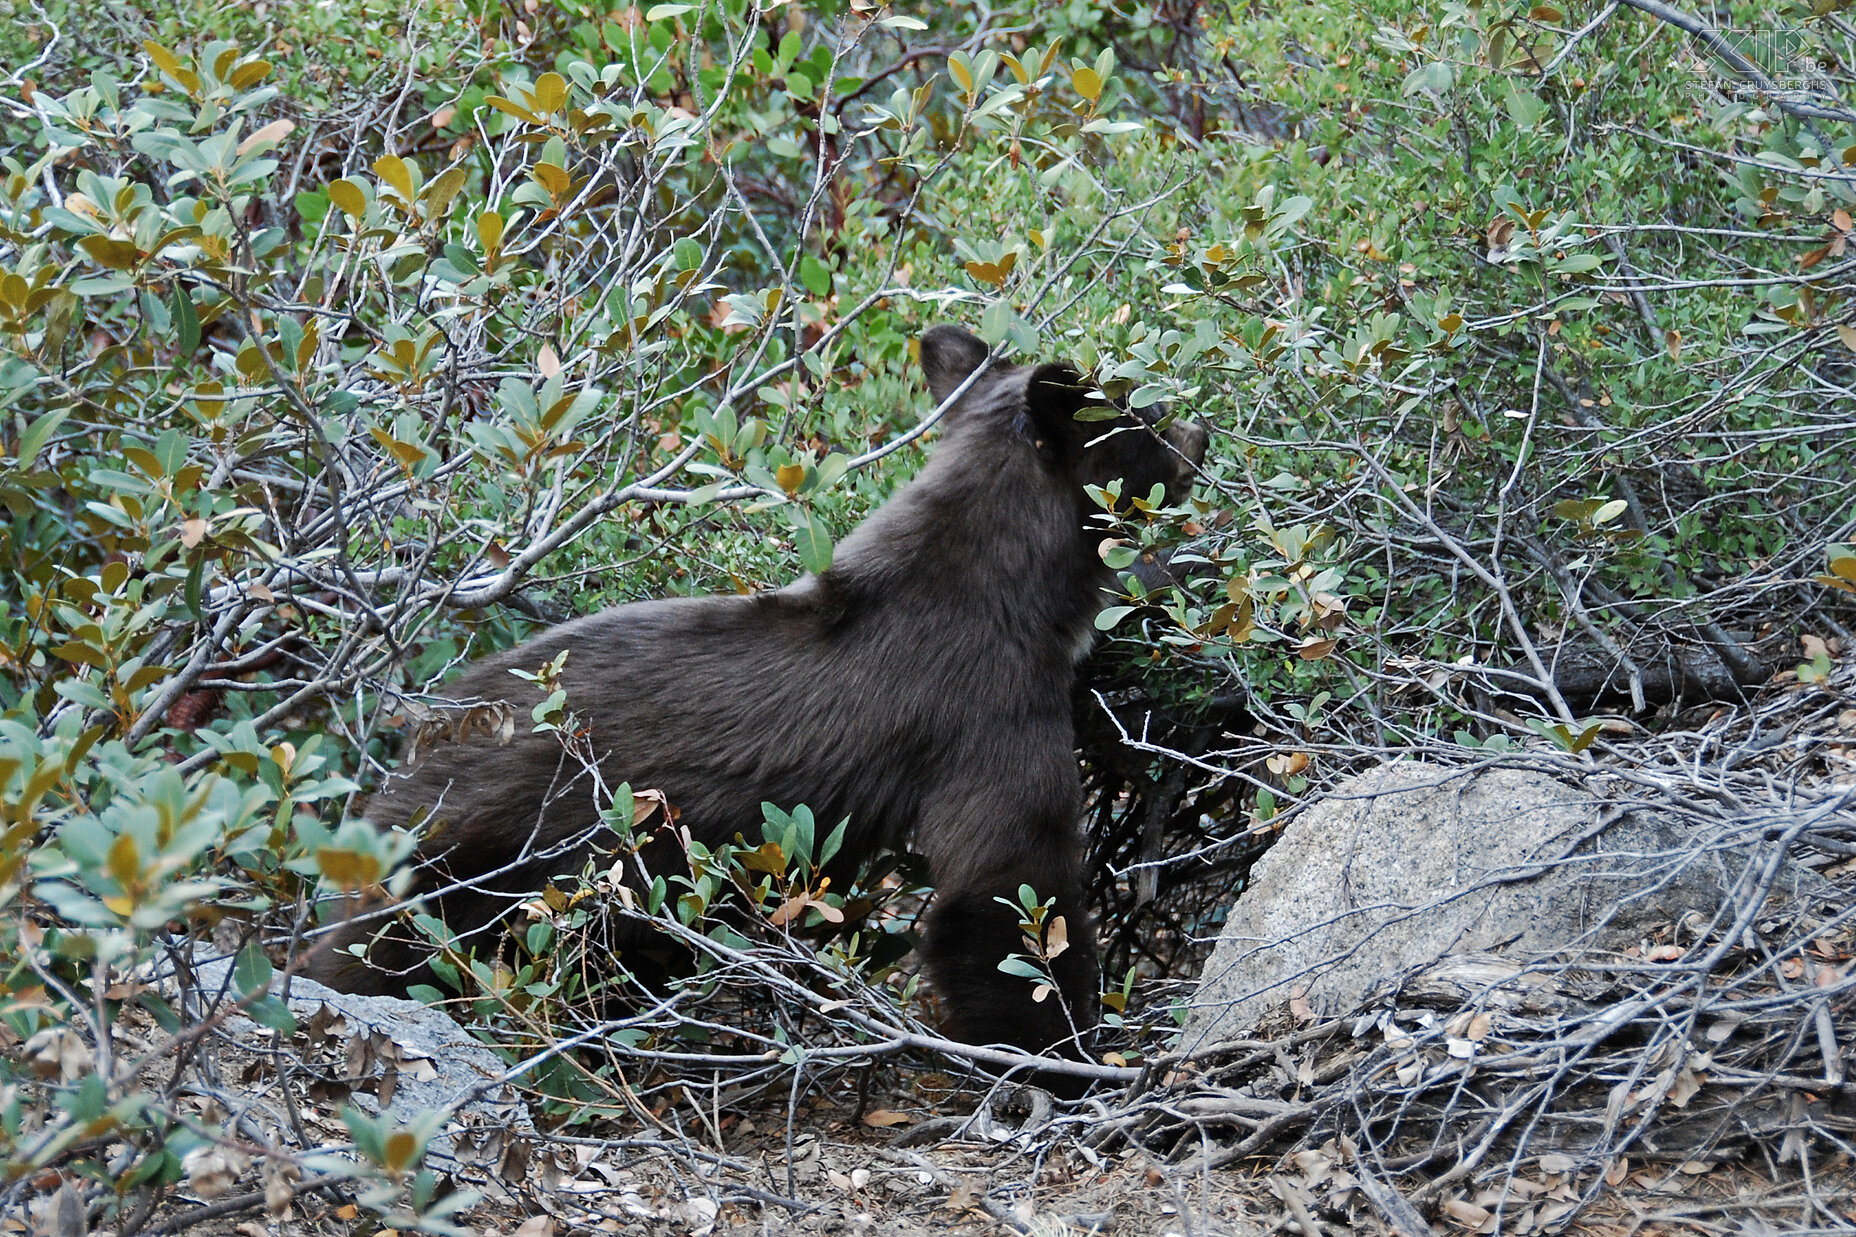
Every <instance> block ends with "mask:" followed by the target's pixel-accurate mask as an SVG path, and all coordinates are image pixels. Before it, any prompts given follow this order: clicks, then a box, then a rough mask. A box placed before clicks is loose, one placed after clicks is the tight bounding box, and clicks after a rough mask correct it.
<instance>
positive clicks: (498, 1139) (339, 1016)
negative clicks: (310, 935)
mask: <svg viewBox="0 0 1856 1237" xmlns="http://www.w3.org/2000/svg"><path fill="white" fill-rule="evenodd" d="M230 966H231V960H230V959H216V960H214V961H210V962H205V963H201V964H199V965H198V966H197V967H196V968H195V969H196V974H197V975H198V978H199V983H200V985H201V987H202V989H204V990H206V991H212V990H215V989H217V988H220V987H222V986H223V985H225V983H226V974H227V971H228V969H229V968H230ZM283 983H284V980H283V976H281V975H278V976H276V977H275V978H274V979H273V980H272V982H271V990H272V992H273V993H280V992H281V989H282V987H283ZM289 1005H290V1012H291V1013H292V1014H294V1015H295V1016H296V1020H297V1030H298V1034H299V1035H307V1036H308V1037H309V1038H310V1039H311V1040H312V1041H322V1040H329V1041H333V1043H334V1044H336V1045H338V1046H340V1047H341V1049H342V1051H341V1056H342V1058H343V1060H342V1063H341V1065H340V1066H339V1067H338V1072H339V1073H340V1074H341V1075H342V1076H343V1077H344V1078H345V1080H346V1081H347V1082H348V1083H349V1084H350V1085H351V1086H352V1088H353V1089H352V1091H351V1093H350V1095H349V1099H351V1100H352V1101H353V1103H354V1104H355V1106H356V1107H358V1108H360V1109H361V1110H362V1111H364V1112H367V1113H370V1114H375V1113H379V1112H380V1111H382V1110H383V1109H385V1110H388V1111H390V1112H391V1113H392V1114H393V1115H394V1116H395V1117H396V1118H397V1119H399V1120H400V1121H411V1120H413V1119H414V1118H416V1117H418V1116H419V1115H420V1114H422V1113H428V1112H432V1111H434V1110H440V1109H442V1110H445V1111H447V1112H449V1113H450V1119H449V1120H448V1121H447V1123H446V1126H445V1130H446V1132H445V1133H444V1134H443V1135H441V1136H440V1137H438V1138H436V1139H434V1140H433V1143H432V1149H433V1150H434V1151H435V1152H436V1153H437V1154H439V1155H440V1156H441V1157H445V1156H453V1155H455V1156H456V1157H457V1158H458V1159H460V1160H463V1161H464V1162H466V1163H482V1162H485V1161H490V1162H494V1161H496V1160H499V1159H502V1158H504V1157H505V1155H506V1154H507V1152H508V1151H509V1150H510V1149H511V1147H512V1146H513V1145H514V1143H513V1140H518V1139H520V1138H521V1137H522V1136H525V1135H532V1134H533V1133H534V1126H533V1124H532V1123H531V1121H530V1120H529V1115H528V1109H527V1108H526V1107H525V1106H524V1105H523V1104H522V1103H521V1102H520V1101H519V1100H518V1099H516V1098H515V1095H514V1091H513V1089H512V1088H510V1087H509V1086H508V1085H507V1084H506V1083H505V1082H503V1075H504V1073H505V1072H506V1071H507V1068H508V1067H507V1065H506V1064H505V1063H504V1062H503V1061H502V1059H501V1058H499V1057H498V1056H497V1055H496V1054H495V1053H494V1052H492V1051H491V1050H490V1049H489V1048H488V1047H486V1046H485V1045H484V1044H482V1043H480V1042H478V1041H477V1040H476V1039H474V1038H472V1037H471V1035H470V1033H469V1032H468V1031H466V1030H465V1029H464V1028H463V1027H461V1026H459V1025H458V1024H457V1023H456V1022H454V1021H452V1020H451V1019H450V1018H449V1017H447V1016H446V1015H445V1014H444V1013H443V1012H442V1011H440V1010H437V1009H433V1008H432V1007H430V1006H428V1005H421V1004H420V1003H419V1002H417V1001H406V1000H401V999H399V998H398V997H388V996H355V995H352V994H350V993H347V992H337V991H335V989H333V988H328V987H324V986H323V985H322V984H319V983H316V982H315V981H314V980H310V979H304V978H303V977H302V976H300V975H299V976H296V977H295V978H293V979H292V980H291V981H290V999H289ZM226 1030H227V1031H228V1032H230V1033H231V1034H232V1035H234V1036H235V1037H237V1038H239V1039H249V1038H251V1037H254V1036H262V1037H267V1036H269V1035H270V1032H268V1031H265V1030H264V1029H262V1028H260V1027H259V1026H258V1025H257V1024H256V1023H254V1022H252V1021H251V1020H249V1019H247V1018H244V1017H234V1018H232V1019H229V1020H228V1021H227V1023H226ZM381 1095H385V1096H386V1103H384V1104H383V1103H381V1101H380V1098H379V1097H380V1096H381ZM520 1154H524V1155H525V1154H526V1149H525V1148H524V1149H523V1150H522V1151H521V1152H520Z"/></svg>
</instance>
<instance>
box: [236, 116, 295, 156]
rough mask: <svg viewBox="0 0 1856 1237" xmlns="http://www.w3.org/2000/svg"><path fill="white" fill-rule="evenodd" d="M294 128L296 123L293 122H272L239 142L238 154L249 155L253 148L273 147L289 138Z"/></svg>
mask: <svg viewBox="0 0 1856 1237" xmlns="http://www.w3.org/2000/svg"><path fill="white" fill-rule="evenodd" d="M295 128H296V122H295V121H294V120H273V121H272V122H271V123H270V124H268V125H265V126H264V127H263V128H262V129H257V130H254V131H253V132H252V135H251V136H250V137H248V138H246V139H245V140H244V141H242V142H240V143H239V144H238V153H239V154H241V155H244V154H250V153H251V149H252V147H254V146H262V145H275V144H276V143H278V142H281V141H283V140H284V139H285V138H287V137H289V136H290V133H291V130H293V129H295Z"/></svg>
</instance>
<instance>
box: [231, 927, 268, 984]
mask: <svg viewBox="0 0 1856 1237" xmlns="http://www.w3.org/2000/svg"><path fill="white" fill-rule="evenodd" d="M232 985H233V987H235V988H237V989H238V994H239V995H240V996H241V997H248V996H256V995H258V994H260V993H266V992H269V991H270V990H271V960H270V959H269V958H267V957H265V956H264V950H263V949H262V948H261V947H260V946H259V945H258V942H257V941H255V940H253V941H247V942H246V943H245V948H243V949H241V950H239V951H238V960H237V961H236V962H234V963H233V964H232Z"/></svg>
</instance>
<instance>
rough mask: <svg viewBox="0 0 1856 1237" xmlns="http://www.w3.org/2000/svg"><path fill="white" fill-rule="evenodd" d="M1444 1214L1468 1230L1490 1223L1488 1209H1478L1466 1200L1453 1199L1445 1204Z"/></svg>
mask: <svg viewBox="0 0 1856 1237" xmlns="http://www.w3.org/2000/svg"><path fill="white" fill-rule="evenodd" d="M1444 1214H1445V1215H1447V1216H1449V1217H1450V1218H1451V1219H1452V1220H1455V1221H1456V1222H1457V1223H1458V1224H1461V1225H1463V1226H1464V1227H1466V1228H1479V1227H1481V1226H1482V1225H1483V1224H1485V1223H1487V1222H1488V1219H1489V1216H1490V1212H1489V1209H1488V1208H1487V1207H1478V1206H1476V1204H1474V1203H1472V1202H1470V1201H1469V1200H1468V1199H1466V1198H1453V1199H1450V1200H1449V1201H1448V1202H1446V1203H1445V1204H1444Z"/></svg>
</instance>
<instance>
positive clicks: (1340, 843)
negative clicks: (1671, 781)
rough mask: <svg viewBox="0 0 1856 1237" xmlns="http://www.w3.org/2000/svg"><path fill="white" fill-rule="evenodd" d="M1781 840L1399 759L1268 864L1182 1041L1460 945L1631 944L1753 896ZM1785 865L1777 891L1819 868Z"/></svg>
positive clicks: (1297, 829) (1508, 776)
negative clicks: (1761, 868) (1759, 863)
mask: <svg viewBox="0 0 1856 1237" xmlns="http://www.w3.org/2000/svg"><path fill="white" fill-rule="evenodd" d="M1769 852H1770V846H1761V845H1759V844H1758V842H1757V831H1742V833H1741V834H1740V836H1739V837H1737V838H1730V837H1727V836H1725V835H1723V834H1721V833H1720V832H1719V831H1718V830H1717V831H1716V833H1715V835H1714V836H1712V837H1707V836H1703V835H1702V833H1700V832H1698V831H1697V829H1696V827H1695V825H1694V823H1693V822H1692V820H1685V819H1679V818H1678V817H1677V816H1676V815H1675V814H1674V813H1671V812H1668V811H1659V810H1656V809H1654V808H1651V807H1645V806H1640V805H1629V806H1628V807H1626V806H1624V805H1619V804H1614V803H1611V802H1609V801H1607V800H1604V799H1600V798H1599V797H1597V796H1595V795H1593V794H1591V793H1589V792H1587V791H1584V790H1582V789H1580V788H1579V787H1577V786H1573V785H1569V784H1567V783H1566V782H1563V781H1560V780H1558V779H1556V778H1554V777H1549V776H1548V775H1546V774H1544V773H1538V772H1533V771H1529V770H1524V769H1501V768H1495V769H1483V770H1479V771H1473V772H1471V771H1464V770H1459V769H1449V768H1444V767H1442V766H1436V765H1427V764H1423V763H1419V762H1401V763H1396V764H1390V765H1385V766H1382V767H1380V768H1377V769H1373V770H1370V771H1368V772H1366V773H1363V774H1361V775H1359V776H1358V777H1355V778H1352V779H1349V780H1348V781H1346V782H1343V783H1341V784H1340V785H1339V786H1337V787H1335V788H1334V790H1333V791H1331V792H1330V793H1329V794H1328V795H1327V797H1325V798H1324V799H1323V800H1322V801H1321V802H1320V803H1318V804H1316V805H1315V806H1313V807H1312V808H1310V809H1309V810H1308V811H1307V812H1305V813H1303V814H1302V815H1301V816H1300V817H1299V818H1297V819H1296V820H1294V821H1293V822H1292V823H1290V824H1289V825H1288V827H1287V828H1286V829H1285V831H1284V833H1283V836H1282V838H1281V839H1280V840H1279V841H1278V842H1277V843H1276V845H1275V846H1274V847H1272V848H1271V850H1270V851H1269V853H1268V854H1267V855H1265V856H1264V857H1263V858H1262V859H1261V860H1259V861H1258V863H1257V865H1256V866H1255V868H1253V869H1252V871H1251V876H1250V884H1249V886H1248V887H1247V888H1246V889H1245V890H1244V892H1243V893H1242V894H1241V895H1240V896H1239V897H1238V899H1237V902H1236V904H1235V905H1234V906H1233V908H1232V910H1231V914H1230V917H1229V919H1228V920H1227V921H1226V923H1225V925H1224V928H1223V930H1222V932H1221V934H1220V938H1219V941H1218V944H1217V946H1216V948H1215V949H1214V951H1213V953H1212V956H1211V959H1210V960H1209V961H1208V962H1207V964H1206V967H1205V972H1204V975H1203V977H1202V979H1201V982H1200V987H1199V990H1198V992H1197V994H1196V997H1195V999H1194V1002H1193V1010H1192V1013H1191V1016H1190V1017H1189V1018H1188V1020H1187V1026H1186V1033H1185V1036H1184V1039H1183V1042H1182V1044H1181V1047H1182V1048H1183V1049H1184V1050H1186V1051H1194V1050H1196V1049H1197V1048H1200V1047H1205V1046H1209V1045H1211V1044H1213V1043H1216V1042H1218V1041H1220V1040H1224V1039H1234V1038H1241V1037H1244V1036H1247V1035H1249V1034H1251V1033H1253V1032H1254V1031H1255V1030H1256V1028H1257V1026H1258V1023H1259V1021H1260V1020H1261V1019H1262V1018H1263V1016H1264V1015H1265V1014H1266V1013H1268V1012H1269V1011H1271V1010H1273V1009H1276V1008H1279V1007H1281V1006H1282V1005H1284V1004H1285V1003H1287V1002H1289V1001H1290V1000H1291V998H1292V997H1302V998H1304V999H1306V1001H1307V1002H1308V1006H1309V1009H1308V1010H1305V1011H1303V1012H1304V1013H1307V1012H1313V1013H1315V1014H1317V1015H1321V1014H1335V1013H1342V1012H1346V1011H1349V1010H1351V1009H1354V1008H1356V1007H1358V1006H1359V1005H1360V1004H1361V1002H1362V1001H1363V1000H1364V998H1366V997H1367V996H1368V994H1369V993H1371V992H1372V991H1373V990H1374V989H1375V988H1376V987H1382V986H1384V985H1385V984H1386V983H1387V981H1388V980H1394V979H1396V978H1397V977H1399V976H1401V975H1404V974H1407V973H1409V972H1412V971H1415V970H1418V969H1420V968H1423V967H1426V966H1429V965H1431V964H1433V963H1435V962H1436V961H1438V960H1439V959H1441V958H1445V957H1449V956H1452V955H1460V954H1499V955H1502V956H1505V957H1508V958H1514V959H1520V960H1535V959H1541V958H1546V957H1549V956H1553V955H1562V956H1564V955H1569V954H1574V953H1589V952H1590V951H1594V950H1596V951H1611V952H1614V953H1616V952H1622V951H1623V950H1625V949H1628V948H1630V947H1631V946H1635V945H1639V944H1641V943H1642V942H1643V941H1644V940H1645V939H1646V937H1647V936H1648V935H1649V934H1650V933H1652V932H1653V931H1656V930H1658V929H1662V928H1665V927H1667V926H1668V925H1669V924H1671V923H1672V922H1674V921H1678V920H1680V919H1681V918H1682V917H1683V916H1684V915H1685V914H1686V913H1688V912H1690V911H1694V912H1698V913H1700V914H1701V915H1703V916H1707V917H1710V918H1711V917H1712V916H1714V914H1715V913H1716V912H1717V911H1718V910H1719V909H1720V908H1721V907H1723V906H1730V907H1731V906H1733V905H1736V904H1737V902H1736V899H1740V900H1744V899H1745V898H1747V897H1748V896H1750V893H1749V891H1750V890H1751V889H1753V888H1754V887H1755V886H1756V885H1757V879H1756V878H1757V876H1758V875H1759V874H1758V873H1757V872H1749V871H1748V870H1747V869H1748V867H1749V865H1750V864H1753V863H1755V860H1756V857H1763V856H1765V855H1767V854H1768V853H1769ZM1780 874H1781V879H1780V880H1779V881H1778V882H1777V883H1776V884H1775V887H1774V890H1773V892H1774V893H1785V892H1790V893H1795V892H1800V891H1803V890H1805V889H1808V888H1809V887H1810V886H1812V885H1813V884H1814V883H1818V878H1817V877H1816V875H1815V874H1814V873H1812V872H1810V871H1808V870H1806V869H1803V868H1797V867H1793V866H1792V865H1789V864H1787V865H1785V866H1784V867H1782V868H1781V869H1780ZM1298 1006H1299V1002H1298Z"/></svg>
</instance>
